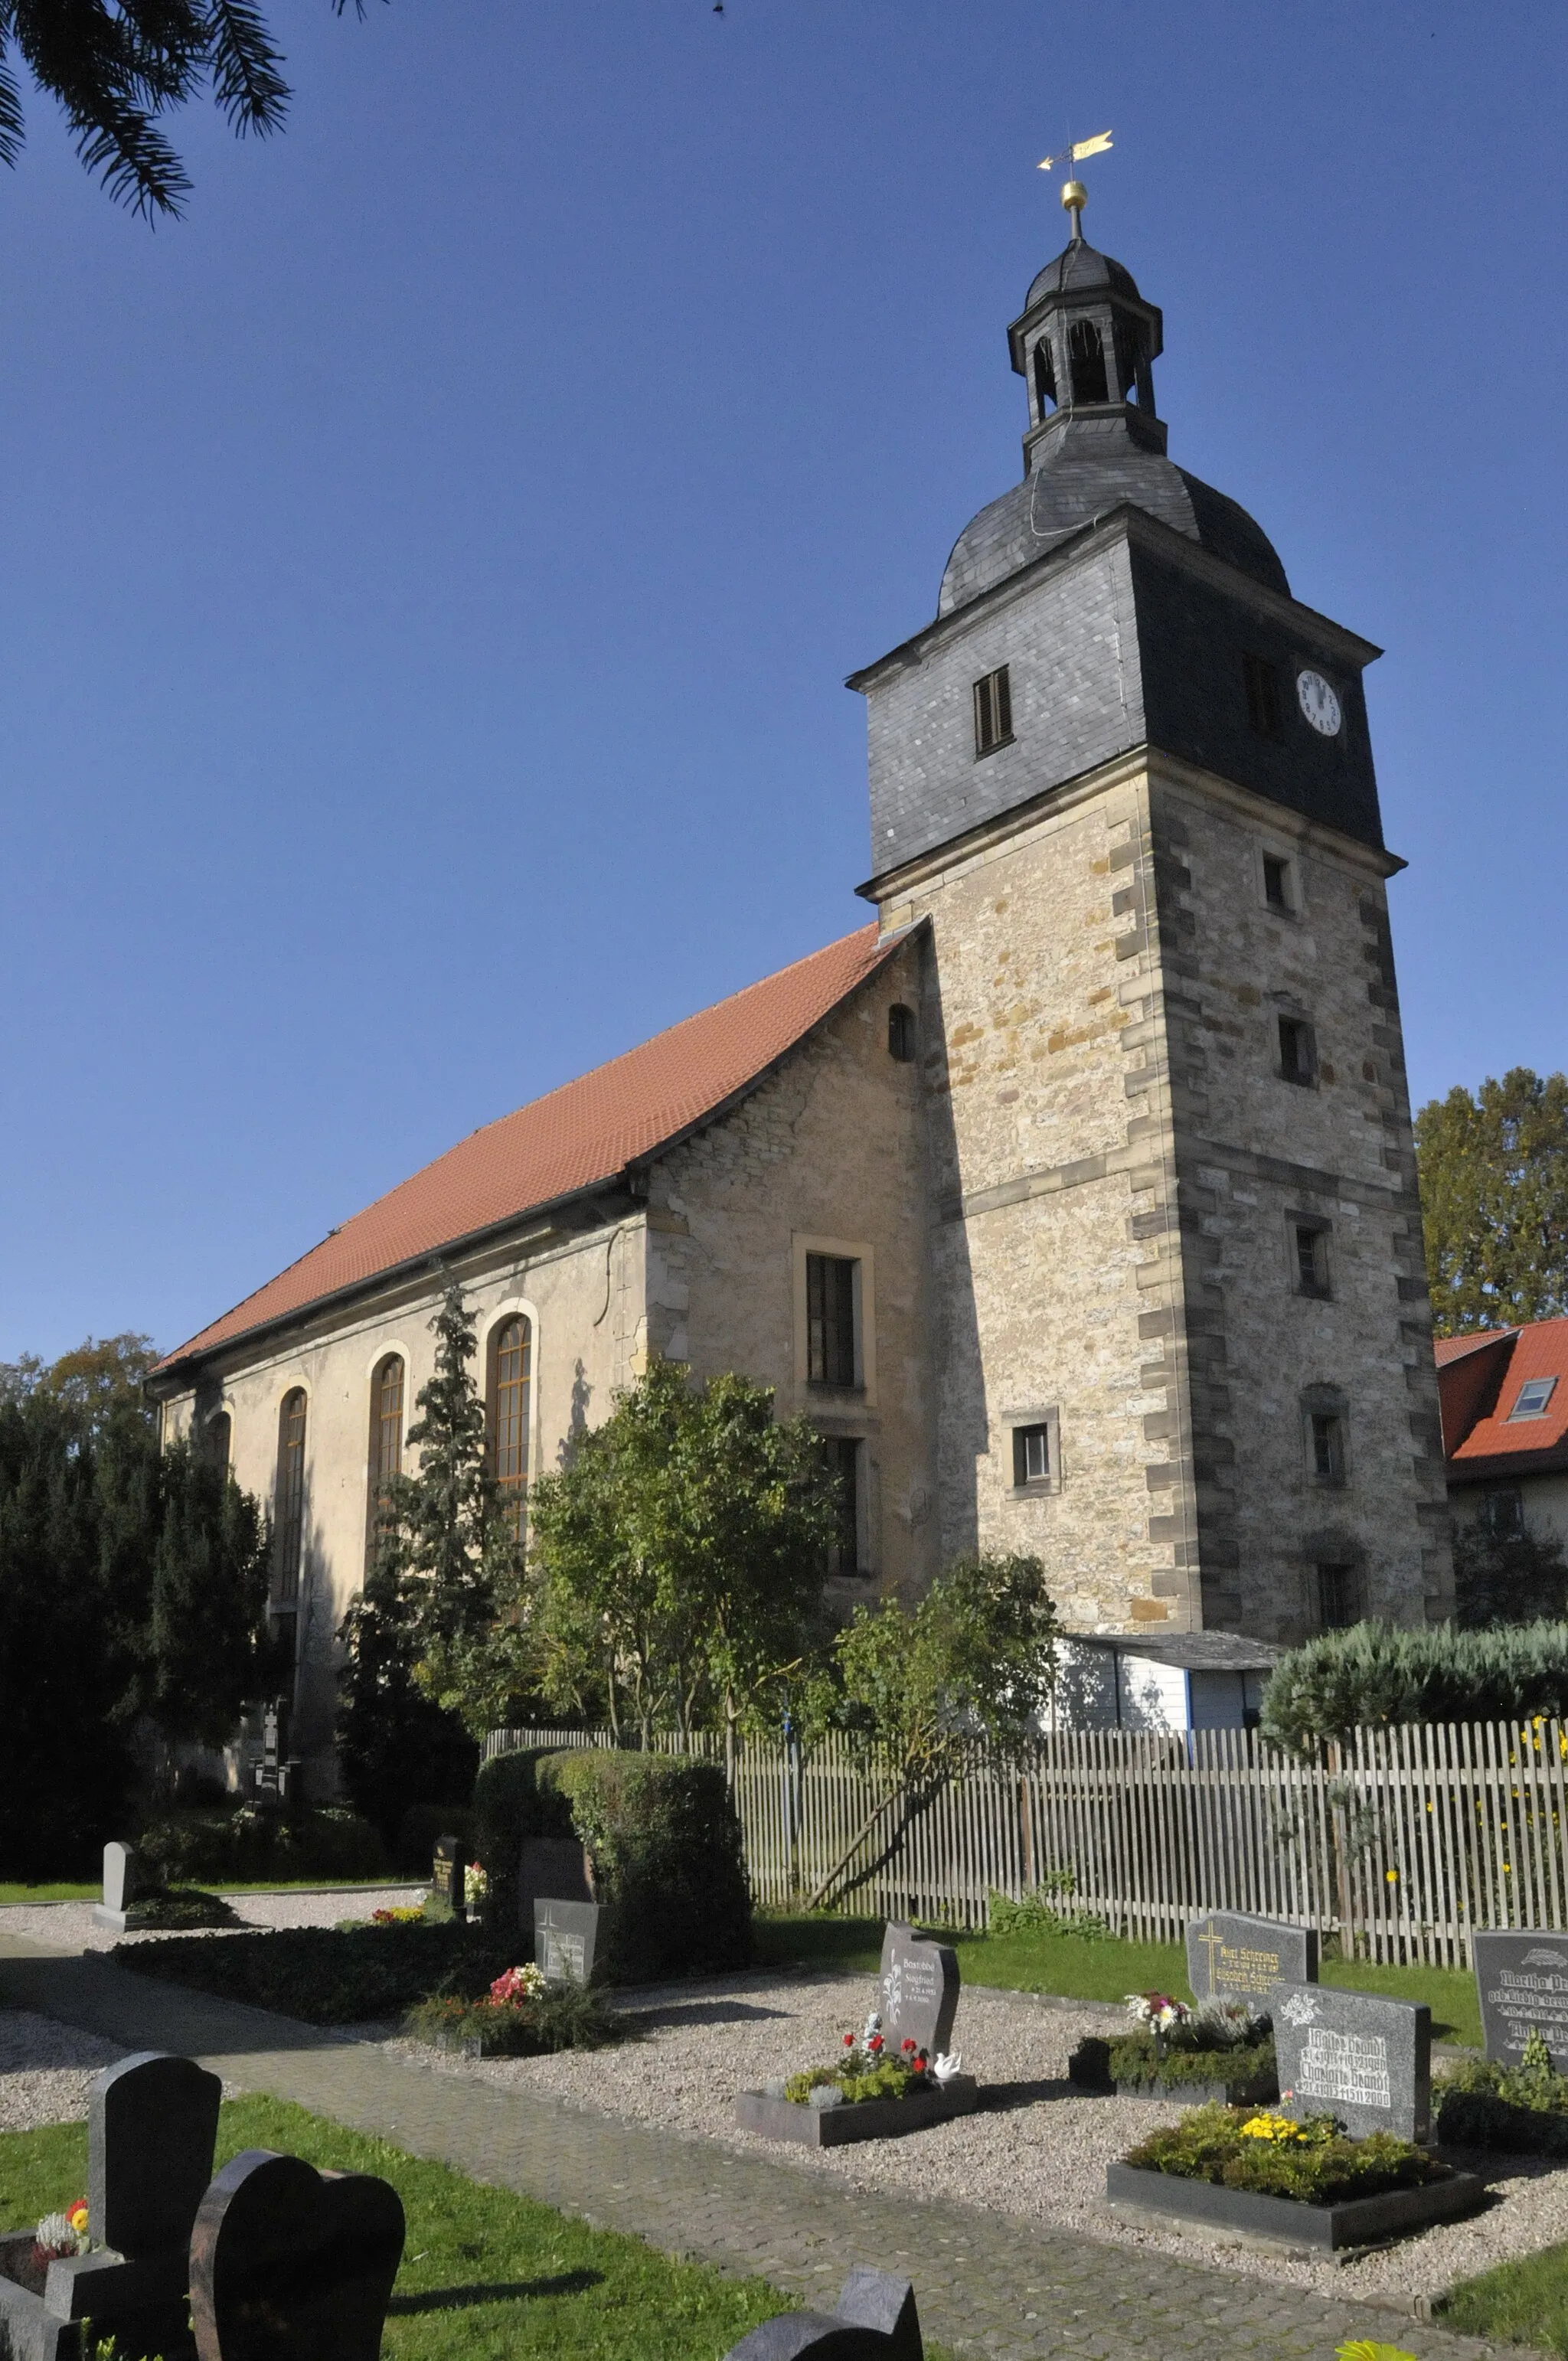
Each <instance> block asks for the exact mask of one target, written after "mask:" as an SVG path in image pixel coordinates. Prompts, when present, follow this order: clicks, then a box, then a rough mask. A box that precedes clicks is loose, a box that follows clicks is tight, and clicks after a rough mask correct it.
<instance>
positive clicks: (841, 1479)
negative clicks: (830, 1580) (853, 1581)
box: [822, 1434, 863, 1579]
mask: <svg viewBox="0 0 1568 2361" xmlns="http://www.w3.org/2000/svg"><path fill="white" fill-rule="evenodd" d="M861 1448H862V1446H861V1444H860V1443H859V1442H857V1441H856V1440H855V1439H854V1437H853V1436H850V1435H845V1434H828V1435H824V1436H823V1438H822V1455H823V1457H824V1458H825V1459H826V1460H827V1462H828V1468H829V1470H830V1471H831V1473H832V1474H833V1475H834V1476H835V1477H837V1478H838V1485H839V1491H838V1499H837V1500H836V1502H835V1504H834V1505H835V1513H836V1525H835V1531H834V1535H833V1539H832V1541H831V1542H830V1543H828V1565H827V1572H828V1574H829V1575H837V1576H839V1578H840V1579H843V1578H844V1577H846V1576H854V1575H858V1574H860V1573H861V1572H862V1571H863V1568H862V1565H861Z"/></svg>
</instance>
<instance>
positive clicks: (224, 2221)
mask: <svg viewBox="0 0 1568 2361" xmlns="http://www.w3.org/2000/svg"><path fill="white" fill-rule="evenodd" d="M403 2236H404V2222H403V2208H402V2201H401V2199H400V2197H399V2195H398V2192H397V2191H396V2190H395V2189H394V2188H392V2186H391V2185H390V2183H389V2182H388V2181H385V2180H376V2179H375V2178H374V2177H373V2176H372V2175H371V2174H369V2173H363V2172H317V2171H316V2169H315V2168H314V2166H313V2165H309V2164H305V2163H304V2162H302V2159H301V2158H299V2157H297V2156H274V2155H273V2154H272V2153H271V2152H270V2151H269V2149H267V2148H255V2147H253V2148H247V2150H246V2152H245V2154H244V2155H243V2156H236V2158H234V2159H233V2161H232V2162H231V2163H229V2164H225V2167H224V2169H223V2170H222V2172H220V2173H219V2175H218V2177H217V2179H216V2180H214V2182H213V2184H212V2186H211V2188H210V2189H209V2190H208V2191H207V2193H206V2195H205V2196H204V2197H203V2200H202V2203H201V2208H200V2210H199V2212H198V2213H197V2215H196V2226H195V2232H194V2235H193V2236H192V2241H191V2325H192V2328H193V2329H194V2331H195V2335H196V2351H197V2354H198V2355H199V2356H200V2361H378V2355H379V2353H380V2350H381V2334H382V2329H383V2327H384V2325H385V2323H386V2317H387V2305H388V2301H389V2299H390V2296H391V2292H392V2282H393V2280H394V2279H396V2278H397V2275H398V2265H399V2263H400V2261H401V2260H402V2253H403Z"/></svg>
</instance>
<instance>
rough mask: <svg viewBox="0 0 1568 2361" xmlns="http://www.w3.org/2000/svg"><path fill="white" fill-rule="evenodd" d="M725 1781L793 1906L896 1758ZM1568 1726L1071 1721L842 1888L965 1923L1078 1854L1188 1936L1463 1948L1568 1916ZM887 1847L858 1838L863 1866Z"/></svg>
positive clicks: (498, 1747) (1123, 1901)
mask: <svg viewBox="0 0 1568 2361" xmlns="http://www.w3.org/2000/svg"><path fill="white" fill-rule="evenodd" d="M614 1742H615V1741H614V1739H613V1737H612V1735H611V1733H610V1732H609V1730H495V1731H492V1733H491V1735H490V1737H489V1739H488V1741H487V1742H486V1747H485V1752H486V1754H487V1756H488V1755H490V1754H494V1753H499V1752H506V1751H509V1750H510V1749H511V1748H514V1747H520V1746H557V1747H584V1746H611V1745H613V1744H614ZM652 1742H653V1746H654V1748H655V1750H656V1751H657V1752H661V1753H671V1754H688V1755H695V1756H698V1757H700V1758H702V1759H703V1760H706V1761H710V1762H717V1763H723V1762H724V1759H725V1756H724V1746H723V1741H722V1740H721V1739H719V1738H717V1737H715V1736H713V1735H712V1734H710V1733H707V1732H696V1733H693V1734H690V1735H685V1734H682V1733H680V1732H662V1733H659V1734H658V1735H656V1736H655V1738H654V1740H653V1741H652ZM732 1788H733V1793H734V1795H735V1801H736V1806H737V1808H738V1811H739V1813H740V1825H741V1828H742V1831H743V1835H744V1839H745V1847H746V1863H747V1869H748V1872H749V1873H750V1876H751V1888H752V1892H753V1894H754V1895H755V1897H756V1899H757V1901H758V1902H759V1903H761V1904H773V1905H790V1904H792V1903H793V1904H795V1905H799V1904H800V1903H801V1902H802V1901H803V1900H804V1899H805V1898H806V1896H807V1895H809V1894H811V1893H812V1891H813V1890H814V1888H815V1887H816V1886H817V1883H818V1882H819V1880H820V1879H822V1878H823V1877H824V1876H826V1874H827V1873H828V1871H829V1870H830V1869H831V1868H832V1867H833V1865H834V1863H835V1862H836V1861H838V1860H839V1857H840V1856H841V1855H842V1854H843V1852H844V1851H845V1850H846V1848H847V1847H848V1846H849V1845H850V1841H851V1839H853V1837H854V1835H855V1831H856V1829H857V1828H859V1827H860V1825H861V1822H862V1820H863V1819H864V1818H865V1817H866V1815H867V1813H868V1811H869V1810H870V1808H871V1807H872V1805H873V1804H875V1803H879V1802H883V1801H891V1799H892V1797H893V1795H894V1783H893V1781H892V1780H891V1779H890V1778H889V1777H888V1775H887V1774H886V1773H883V1772H882V1771H880V1770H878V1769H877V1768H876V1767H874V1766H871V1767H867V1766H865V1765H863V1764H861V1763H857V1761H856V1760H855V1759H854V1757H853V1756H852V1755H851V1754H850V1750H849V1748H848V1747H847V1746H846V1745H845V1744H844V1743H843V1741H841V1740H837V1739H831V1740H827V1741H824V1742H823V1743H822V1744H820V1745H818V1746H816V1747H813V1748H812V1749H811V1750H810V1751H809V1752H807V1753H806V1754H804V1755H803V1754H802V1752H800V1750H799V1749H798V1748H796V1747H795V1746H793V1745H790V1744H787V1743H784V1744H778V1743H772V1744H756V1743H752V1744H749V1745H744V1746H741V1747H740V1749H739V1750H738V1752H737V1754H736V1758H735V1761H734V1764H733V1776H732ZM1565 1839H1568V1730H1564V1728H1563V1725H1561V1724H1559V1723H1557V1722H1541V1723H1539V1724H1534V1723H1532V1724H1530V1726H1528V1727H1520V1726H1519V1725H1516V1724H1509V1723H1505V1722H1495V1723H1479V1722H1476V1723H1466V1724H1464V1725H1460V1726H1453V1725H1448V1726H1420V1727H1409V1728H1400V1729H1387V1730H1357V1731H1356V1732H1355V1735H1354V1743H1353V1744H1350V1745H1346V1746H1343V1747H1341V1746H1331V1747H1329V1748H1327V1749H1325V1751H1324V1756H1323V1759H1322V1761H1321V1762H1320V1763H1299V1762H1296V1761H1294V1760H1293V1759H1292V1758H1290V1757H1289V1756H1288V1755H1284V1754H1280V1753H1277V1752H1275V1751H1274V1750H1272V1749H1271V1748H1268V1747H1266V1746H1265V1745H1264V1744H1263V1742H1262V1741H1261V1740H1260V1739H1259V1737H1258V1736H1257V1734H1256V1732H1255V1731H1251V1730H1190V1731H1183V1732H1179V1733H1171V1734H1162V1733H1153V1732H1146V1731H1134V1730H1060V1731H1057V1732H1054V1733H1053V1734H1052V1735H1050V1736H1049V1737H1047V1738H1044V1739H1042V1740H1040V1741H1038V1743H1037V1744H1036V1746H1034V1747H1033V1748H1032V1749H1031V1750H1030V1751H1029V1752H1028V1753H1027V1754H1026V1755H1025V1756H1023V1757H1021V1758H1019V1759H1017V1760H1014V1761H1008V1762H1003V1761H1001V1760H996V1761H992V1762H987V1763H982V1764H981V1765H980V1766H979V1767H977V1768H976V1769H975V1770H974V1771H973V1772H972V1773H970V1775H969V1776H967V1777H965V1778H963V1779H960V1780H957V1781H955V1782H953V1784H951V1785H950V1786H948V1788H946V1789H945V1790H944V1791H943V1793H942V1794H941V1795H938V1797H937V1799H936V1801H935V1802H934V1803H933V1804H932V1805H931V1806H929V1807H928V1809H927V1811H926V1812H925V1813H924V1814H923V1815H922V1816H921V1817H919V1818H918V1819H917V1820H916V1823H915V1825H914V1826H913V1828H911V1829H910V1830H909V1833H908V1836H907V1838H906V1839H905V1842H904V1844H903V1845H902V1847H901V1848H900V1850H898V1852H897V1854H896V1855H895V1857H894V1859H893V1860H891V1861H888V1862H886V1863H885V1864H883V1866H881V1867H879V1868H876V1869H874V1870H873V1871H872V1874H871V1875H870V1876H869V1877H868V1878H867V1880H866V1881H865V1883H863V1884H861V1885H860V1886H858V1887H857V1888H856V1890H855V1892H854V1894H853V1895H852V1896H851V1897H850V1900H849V1902H848V1904H847V1905H846V1906H848V1907H850V1908H852V1909H855V1910H859V1911H864V1912H866V1913H867V1914H868V1915H877V1916H891V1917H919V1918H925V1919H927V1920H932V1921H937V1922H939V1923H945V1924H948V1925H951V1926H959V1927H981V1926H983V1925H984V1924H985V1922H986V1916H987V1906H988V1905H987V1896H988V1894H991V1893H992V1892H997V1893H1001V1894H1011V1895H1014V1896H1017V1895H1020V1894H1025V1893H1027V1892H1029V1891H1030V1890H1031V1889H1032V1888H1033V1887H1035V1886H1036V1885H1037V1884H1039V1883H1041V1882H1042V1880H1044V1879H1046V1878H1047V1874H1048V1873H1049V1872H1062V1871H1068V1872H1071V1876H1072V1879H1073V1884H1074V1897H1075V1898H1074V1901H1073V1903H1072V1905H1070V1906H1071V1907H1073V1908H1075V1909H1078V1910H1081V1911H1085V1912H1092V1913H1094V1914H1095V1915H1097V1916H1101V1917H1102V1918H1104V1919H1106V1920H1107V1921H1108V1922H1109V1923H1110V1925H1111V1926H1112V1927H1113V1928H1114V1929H1115V1930H1116V1931H1117V1932H1119V1933H1123V1934H1125V1935H1127V1936H1129V1937H1132V1938H1136V1939H1141V1940H1145V1941H1155V1942H1169V1941H1174V1940H1177V1939H1179V1938H1180V1936H1181V1935H1182V1933H1183V1931H1184V1929H1185V1927H1186V1926H1187V1924H1188V1921H1189V1920H1190V1919H1191V1918H1193V1917H1195V1916H1200V1915H1201V1914H1202V1913H1203V1912H1205V1911H1208V1910H1245V1911H1251V1912H1255V1913H1257V1914H1258V1915H1259V1916H1264V1917H1270V1918H1289V1919H1294V1920H1296V1921H1297V1922H1298V1923H1300V1924H1305V1925H1308V1926H1314V1927H1318V1928H1319V1929H1320V1930H1321V1932H1322V1933H1324V1934H1332V1935H1337V1936H1338V1937H1339V1938H1340V1940H1341V1943H1342V1945H1343V1948H1344V1949H1345V1951H1346V1952H1347V1953H1351V1954H1354V1955H1357V1956H1361V1957H1365V1958H1368V1959H1372V1960H1392V1961H1401V1960H1429V1961H1431V1962H1432V1963H1434V1964H1436V1965H1439V1966H1468V1965H1469V1963H1470V1938H1471V1935H1472V1933H1473V1932H1474V1931H1475V1929H1476V1928H1478V1927H1479V1928H1486V1927H1554V1928H1564V1929H1568V1861H1565V1857H1564V1844H1565ZM877 1850H879V1847H878V1843H877V1840H876V1839H875V1837H874V1836H873V1838H872V1839H868V1840H867V1841H866V1842H864V1843H862V1845H861V1848H860V1850H859V1852H858V1853H857V1855H856V1861H857V1864H861V1863H869V1862H870V1861H872V1859H873V1858H874V1856H875V1853H876V1852H877Z"/></svg>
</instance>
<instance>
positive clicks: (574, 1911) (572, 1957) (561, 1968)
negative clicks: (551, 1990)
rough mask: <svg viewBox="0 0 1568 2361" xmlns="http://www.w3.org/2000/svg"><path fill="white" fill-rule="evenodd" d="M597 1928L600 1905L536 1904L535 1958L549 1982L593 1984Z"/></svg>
mask: <svg viewBox="0 0 1568 2361" xmlns="http://www.w3.org/2000/svg"><path fill="white" fill-rule="evenodd" d="M598 1927H599V1905H598V1903H597V1902H557V1901H556V1900H554V1897H551V1898H549V1899H544V1898H541V1899H539V1900H536V1901H535V1903H534V1905H533V1959H534V1964H535V1966H536V1967H537V1968H538V1969H539V1971H540V1973H541V1974H542V1975H543V1977H544V1978H545V1980H546V1982H549V1983H553V1984H558V1983H566V1982H572V1983H579V1984H586V1983H588V1982H591V1981H592V1978H593V1972H594V1949H595V1946H596V1945H597V1943H598Z"/></svg>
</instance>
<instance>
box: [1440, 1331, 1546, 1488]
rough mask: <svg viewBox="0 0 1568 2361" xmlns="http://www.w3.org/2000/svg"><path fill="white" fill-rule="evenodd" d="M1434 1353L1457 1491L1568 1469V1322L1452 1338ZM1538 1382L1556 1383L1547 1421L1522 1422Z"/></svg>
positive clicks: (1445, 1446) (1446, 1450)
mask: <svg viewBox="0 0 1568 2361" xmlns="http://www.w3.org/2000/svg"><path fill="white" fill-rule="evenodd" d="M1435 1351H1436V1356H1437V1384H1438V1396H1439V1400H1441V1402H1442V1447H1443V1452H1444V1454H1445V1456H1446V1458H1447V1462H1448V1476H1449V1480H1450V1482H1451V1483H1480V1482H1484V1481H1486V1480H1488V1479H1496V1478H1498V1477H1520V1476H1547V1475H1554V1474H1556V1473H1557V1472H1559V1471H1560V1470H1563V1469H1568V1319H1565V1320H1532V1321H1530V1322H1528V1323H1526V1324H1525V1325H1524V1326H1523V1327H1519V1328H1500V1329H1493V1330H1489V1331H1487V1332H1486V1334H1482V1335H1476V1336H1448V1337H1444V1338H1442V1340H1441V1341H1440V1342H1439V1343H1438V1345H1436V1347H1435ZM1530 1378H1555V1379H1556V1383H1555V1385H1554V1386H1553V1387H1552V1393H1551V1397H1550V1399H1549V1400H1548V1401H1547V1404H1546V1410H1545V1413H1544V1415H1543V1416H1541V1417H1540V1418H1522V1419H1521V1418H1516V1417H1515V1416H1514V1415H1513V1412H1514V1411H1515V1408H1516V1407H1517V1405H1518V1402H1519V1394H1520V1390H1521V1389H1522V1388H1523V1387H1524V1386H1525V1385H1527V1384H1528V1383H1529V1381H1530Z"/></svg>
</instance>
